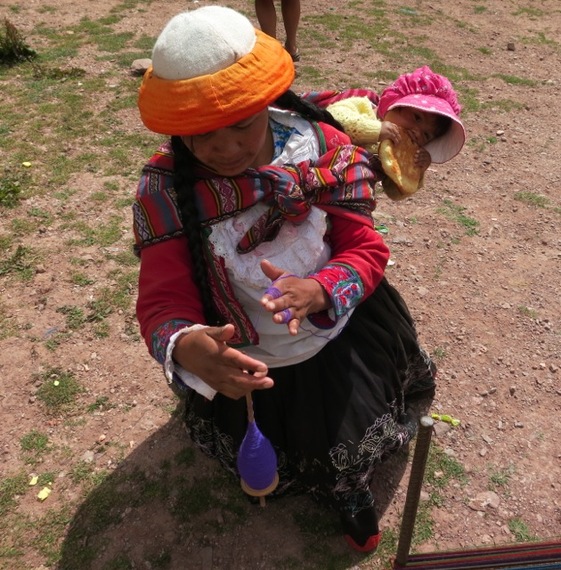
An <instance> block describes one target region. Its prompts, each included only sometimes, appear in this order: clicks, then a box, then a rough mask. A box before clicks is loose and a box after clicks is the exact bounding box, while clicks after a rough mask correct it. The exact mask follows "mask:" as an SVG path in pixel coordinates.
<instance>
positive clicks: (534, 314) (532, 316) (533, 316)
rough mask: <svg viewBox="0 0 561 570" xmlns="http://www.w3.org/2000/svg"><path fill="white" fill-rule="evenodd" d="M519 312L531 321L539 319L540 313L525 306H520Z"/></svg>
mask: <svg viewBox="0 0 561 570" xmlns="http://www.w3.org/2000/svg"><path fill="white" fill-rule="evenodd" d="M518 312H519V313H520V314H521V315H523V316H525V317H528V318H530V319H537V318H538V312H537V311H536V310H535V309H532V308H531V307H526V306H525V305H520V306H519V307H518Z"/></svg>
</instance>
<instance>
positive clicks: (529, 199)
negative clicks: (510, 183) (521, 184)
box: [514, 190, 549, 208]
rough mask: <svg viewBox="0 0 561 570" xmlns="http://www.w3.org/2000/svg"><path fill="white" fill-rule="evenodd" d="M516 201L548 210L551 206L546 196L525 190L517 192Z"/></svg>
mask: <svg viewBox="0 0 561 570" xmlns="http://www.w3.org/2000/svg"><path fill="white" fill-rule="evenodd" d="M514 199H515V200H517V201H518V202H523V203H524V204H528V205H530V206H535V207H536V208H547V206H548V204H549V199H548V198H546V197H545V196H542V195H541V194H536V193H535V192H529V191H525V190H523V191H520V192H516V193H515V194H514Z"/></svg>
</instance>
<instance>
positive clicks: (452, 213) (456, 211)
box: [438, 200, 479, 236]
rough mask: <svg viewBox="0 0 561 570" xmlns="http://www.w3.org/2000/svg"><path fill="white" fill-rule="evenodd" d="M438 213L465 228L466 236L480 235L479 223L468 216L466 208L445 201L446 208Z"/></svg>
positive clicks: (440, 209)
mask: <svg viewBox="0 0 561 570" xmlns="http://www.w3.org/2000/svg"><path fill="white" fill-rule="evenodd" d="M438 211H439V212H440V213H442V214H444V215H445V216H446V217H447V218H449V219H451V220H454V221H455V222H456V223H458V224H459V225H461V226H463V227H464V229H465V233H466V235H468V236H474V235H477V234H478V233H479V222H478V221H477V220H476V219H474V218H471V217H470V216H466V214H465V213H464V212H465V211H466V208H465V207H464V206H458V205H457V204H454V203H453V202H452V201H450V200H444V207H442V208H439V209H438Z"/></svg>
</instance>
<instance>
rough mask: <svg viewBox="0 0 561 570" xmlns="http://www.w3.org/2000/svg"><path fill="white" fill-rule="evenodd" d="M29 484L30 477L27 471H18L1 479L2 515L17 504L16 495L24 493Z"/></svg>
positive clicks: (0, 500)
mask: <svg viewBox="0 0 561 570" xmlns="http://www.w3.org/2000/svg"><path fill="white" fill-rule="evenodd" d="M27 486H28V477H27V474H25V473H18V474H17V475H12V476H11V477H5V478H2V480H1V481H0V516H5V515H6V513H7V512H8V511H9V510H10V509H11V508H12V507H13V506H14V505H15V501H16V497H17V496H18V495H23V494H24V493H25V491H26V489H27Z"/></svg>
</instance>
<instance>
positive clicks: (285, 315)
mask: <svg viewBox="0 0 561 570" xmlns="http://www.w3.org/2000/svg"><path fill="white" fill-rule="evenodd" d="M279 315H281V316H282V322H283V323H288V322H289V321H291V320H292V311H291V310H290V309H285V310H284V311H281V312H280V313H279Z"/></svg>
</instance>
